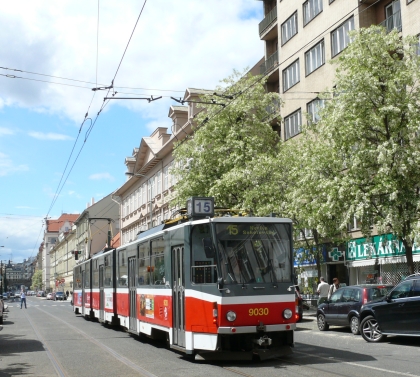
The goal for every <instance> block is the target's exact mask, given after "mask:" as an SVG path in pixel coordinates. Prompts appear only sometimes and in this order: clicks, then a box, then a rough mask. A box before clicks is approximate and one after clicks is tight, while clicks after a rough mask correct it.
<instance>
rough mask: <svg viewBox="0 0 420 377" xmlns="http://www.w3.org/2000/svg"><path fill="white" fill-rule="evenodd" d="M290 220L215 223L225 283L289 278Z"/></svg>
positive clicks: (278, 280) (284, 280) (290, 274)
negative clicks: (278, 221) (281, 221)
mask: <svg viewBox="0 0 420 377" xmlns="http://www.w3.org/2000/svg"><path fill="white" fill-rule="evenodd" d="M290 237H291V234H290V225H289V224H267V223H251V224H250V223H246V224H244V223H236V224H235V223H230V224H229V223H223V224H216V239H217V248H218V253H219V263H220V270H221V273H222V278H223V281H224V282H225V284H248V283H270V282H271V283H274V282H290V281H291V280H292V271H291V269H292V265H291V258H292V251H291V242H290Z"/></svg>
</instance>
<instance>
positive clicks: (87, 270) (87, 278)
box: [85, 262, 90, 288]
mask: <svg viewBox="0 0 420 377" xmlns="http://www.w3.org/2000/svg"><path fill="white" fill-rule="evenodd" d="M85 288H90V263H89V262H87V263H86V268H85Z"/></svg>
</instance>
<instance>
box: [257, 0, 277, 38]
mask: <svg viewBox="0 0 420 377" xmlns="http://www.w3.org/2000/svg"><path fill="white" fill-rule="evenodd" d="M275 21H277V6H275V7H274V8H273V9H271V10H270V12H268V13H267V14H266V16H265V17H264V19H263V20H262V21H261V22H260V24H259V25H258V27H259V31H260V38H262V35H263V34H264V33H265V32H266V31H267V30H268V29H269V27H270V26H272V25H273V24H274V22H275Z"/></svg>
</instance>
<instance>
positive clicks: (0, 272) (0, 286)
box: [0, 246, 4, 298]
mask: <svg viewBox="0 0 420 377" xmlns="http://www.w3.org/2000/svg"><path fill="white" fill-rule="evenodd" d="M0 247H4V246H0ZM0 278H1V279H0V294H1V297H0V298H3V261H2V260H0Z"/></svg>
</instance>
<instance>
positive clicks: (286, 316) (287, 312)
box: [283, 309, 293, 319]
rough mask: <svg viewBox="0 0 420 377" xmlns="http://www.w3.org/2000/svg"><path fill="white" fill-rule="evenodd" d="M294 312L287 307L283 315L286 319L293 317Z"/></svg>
mask: <svg viewBox="0 0 420 377" xmlns="http://www.w3.org/2000/svg"><path fill="white" fill-rule="evenodd" d="M292 315H293V312H292V311H291V310H290V309H285V310H284V311H283V317H284V318H286V319H290V318H292Z"/></svg>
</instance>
